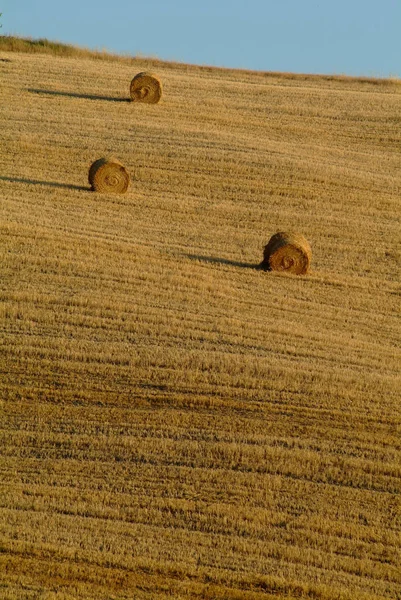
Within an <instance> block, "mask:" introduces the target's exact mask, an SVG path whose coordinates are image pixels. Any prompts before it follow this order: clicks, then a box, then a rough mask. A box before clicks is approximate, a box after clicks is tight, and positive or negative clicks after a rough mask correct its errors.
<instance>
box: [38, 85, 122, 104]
mask: <svg viewBox="0 0 401 600" xmlns="http://www.w3.org/2000/svg"><path fill="white" fill-rule="evenodd" d="M28 92H30V93H31V94H47V95H48V96H66V97H67V98H81V99H84V100H104V101H106V102H130V99H129V98H115V97H113V96H99V95H97V94H78V93H77V92H59V91H57V90H43V89H36V88H28Z"/></svg>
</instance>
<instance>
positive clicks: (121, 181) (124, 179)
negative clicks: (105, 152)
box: [88, 158, 130, 194]
mask: <svg viewBox="0 0 401 600" xmlns="http://www.w3.org/2000/svg"><path fill="white" fill-rule="evenodd" d="M88 179H89V183H90V185H91V188H92V190H94V191H95V192H113V193H116V194H124V192H126V191H127V189H128V185H129V181H130V176H129V173H128V171H127V169H126V168H125V167H124V165H123V164H121V163H120V161H118V160H116V159H115V158H111V159H107V158H99V159H98V160H96V161H95V162H94V163H93V164H92V165H91V167H90V169H89V175H88Z"/></svg>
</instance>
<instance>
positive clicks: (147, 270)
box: [0, 52, 401, 600]
mask: <svg viewBox="0 0 401 600" xmlns="http://www.w3.org/2000/svg"><path fill="white" fill-rule="evenodd" d="M149 68H151V69H153V70H156V72H157V73H158V74H159V75H160V77H161V79H162V81H163V85H164V95H163V98H162V100H161V102H160V103H159V104H157V105H153V106H152V105H143V104H142V105H141V104H136V103H130V102H128V101H126V100H127V98H128V89H129V83H130V81H131V79H132V77H133V76H134V75H135V74H136V73H137V72H138V71H142V70H144V69H149ZM0 73H1V82H2V84H1V87H0V131H1V147H0V168H1V170H0V195H1V204H0V206H1V220H0V226H1V230H0V242H1V249H2V259H1V278H0V295H1V358H0V372H1V379H0V391H1V396H2V398H3V405H2V411H3V416H2V426H1V434H2V442H1V448H2V459H1V465H0V466H1V481H2V492H3V493H2V497H1V516H0V527H1V534H0V538H1V550H2V552H1V556H0V561H1V565H2V566H1V568H0V581H1V584H0V585H1V597H2V598H7V599H9V600H16V599H32V600H33V599H36V598H43V599H44V598H46V600H49V599H52V598H57V599H58V598H63V599H70V600H71V599H89V598H96V599H110V598H114V599H117V598H118V599H120V598H139V599H150V598H157V599H163V598H165V599H167V598H174V599H189V598H191V599H196V598H199V599H201V598H203V599H223V598H224V599H233V600H234V599H235V600H239V599H243V600H259V599H262V598H263V599H265V598H275V599H277V598H287V599H288V598H300V597H302V598H310V599H314V600H316V599H321V600H334V599H340V598H341V599H343V600H345V599H350V600H351V599H352V600H355V599H358V598H361V599H362V598H363V599H365V600H369V599H370V600H373V599H378V598H389V599H390V598H391V599H394V598H397V597H399V596H400V594H401V576H400V571H399V564H400V556H399V540H400V530H401V522H400V504H399V493H400V487H401V485H400V475H401V468H400V404H399V400H400V398H399V389H400V373H399V366H400V359H401V352H400V322H399V309H400V287H399V276H400V258H401V248H400V212H401V211H400V192H401V86H400V85H399V83H397V82H389V81H383V82H380V81H375V80H371V81H369V80H366V81H363V80H359V81H358V80H352V79H346V78H337V79H336V78H328V77H326V78H324V77H321V78H319V77H307V76H305V77H302V76H291V75H288V74H287V75H285V74H262V73H251V72H249V73H247V72H243V71H238V72H236V71H232V70H231V71H229V70H218V69H212V68H200V67H191V66H186V65H176V64H170V65H169V64H167V63H162V62H160V63H158V62H154V63H152V62H151V61H142V62H141V61H140V60H132V61H129V60H127V59H126V60H121V61H117V60H115V61H107V60H93V59H91V58H85V57H81V58H74V57H71V58H61V57H51V56H44V55H40V54H38V55H29V54H23V53H20V54H19V53H12V52H9V53H7V52H1V53H0ZM104 155H107V156H110V155H113V156H116V157H117V158H118V159H120V160H121V161H122V162H123V163H124V164H125V165H126V167H127V168H128V169H129V171H130V173H131V176H132V183H131V187H130V189H129V191H128V193H127V194H125V195H121V196H116V195H108V194H97V193H94V192H92V191H90V189H89V186H88V181H87V173H88V168H89V166H90V164H91V163H92V162H93V161H94V160H95V159H97V158H99V157H101V156H104ZM282 230H297V231H300V232H302V233H303V234H304V235H305V236H306V237H307V239H308V240H309V241H310V243H311V246H312V251H313V261H312V269H311V271H310V273H309V274H308V275H306V276H301V277H295V276H288V275H285V274H278V273H266V272H262V271H260V270H257V269H255V268H254V266H255V265H256V264H257V263H259V262H260V260H261V259H262V252H263V246H264V245H265V244H266V243H267V241H268V240H269V238H270V236H271V235H272V234H273V233H275V232H277V231H282Z"/></svg>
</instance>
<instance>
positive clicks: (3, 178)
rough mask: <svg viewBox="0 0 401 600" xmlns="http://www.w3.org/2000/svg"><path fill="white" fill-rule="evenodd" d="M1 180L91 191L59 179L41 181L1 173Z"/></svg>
mask: <svg viewBox="0 0 401 600" xmlns="http://www.w3.org/2000/svg"><path fill="white" fill-rule="evenodd" d="M0 180H1V181H10V182H11V183H28V184H30V185H48V186H49V187H55V188H64V189H69V190H82V191H86V192H89V191H90V188H89V187H84V186H83V185H74V184H71V183H58V182H57V181H39V180H38V179H24V178H22V177H3V176H2V175H0Z"/></svg>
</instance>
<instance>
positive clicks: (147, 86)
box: [130, 72, 162, 104]
mask: <svg viewBox="0 0 401 600" xmlns="http://www.w3.org/2000/svg"><path fill="white" fill-rule="evenodd" d="M161 95H162V84H161V81H160V79H159V78H158V77H157V75H155V74H154V73H149V72H145V73H138V75H135V77H134V79H133V80H132V81H131V87H130V96H131V100H132V101H133V102H146V103H147V104H156V103H157V102H159V100H160V98H161Z"/></svg>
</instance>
